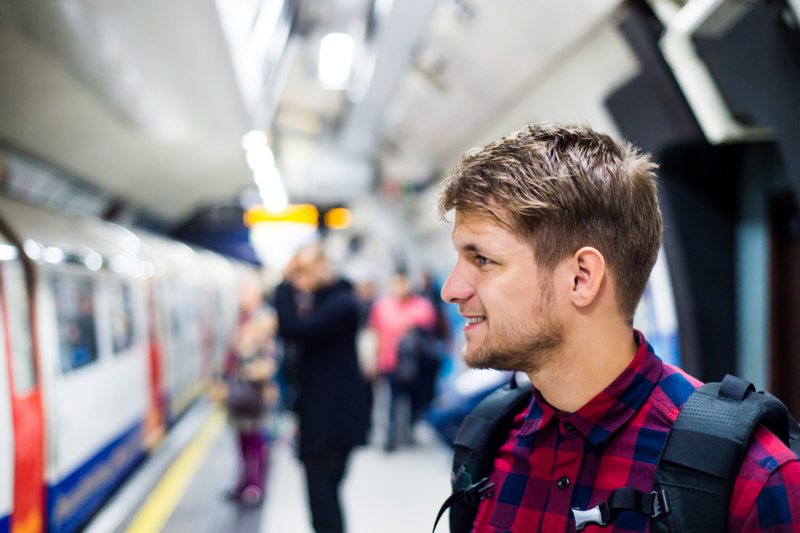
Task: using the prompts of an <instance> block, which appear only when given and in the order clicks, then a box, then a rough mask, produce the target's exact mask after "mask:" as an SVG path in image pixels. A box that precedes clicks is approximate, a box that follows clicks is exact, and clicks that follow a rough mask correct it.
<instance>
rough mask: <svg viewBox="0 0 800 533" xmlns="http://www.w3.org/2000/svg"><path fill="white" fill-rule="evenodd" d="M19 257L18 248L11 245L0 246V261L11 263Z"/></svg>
mask: <svg viewBox="0 0 800 533" xmlns="http://www.w3.org/2000/svg"><path fill="white" fill-rule="evenodd" d="M18 256H19V252H17V247H16V246H11V245H10V244H0V261H11V260H12V259H16V258H17V257H18Z"/></svg>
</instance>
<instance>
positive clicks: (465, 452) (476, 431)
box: [433, 377, 533, 533]
mask: <svg viewBox="0 0 800 533" xmlns="http://www.w3.org/2000/svg"><path fill="white" fill-rule="evenodd" d="M532 394H533V393H532V391H531V388H530V387H529V386H525V387H517V384H516V380H515V379H513V377H512V381H511V383H509V384H508V385H506V386H504V387H501V388H499V389H497V390H496V391H494V392H492V393H491V394H490V395H489V396H487V397H486V398H484V399H483V401H481V403H479V404H478V406H477V407H475V409H474V410H473V411H472V413H470V414H469V415H467V417H466V418H465V419H464V422H462V424H461V428H460V429H459V431H458V435H457V436H456V440H455V443H454V446H455V454H454V457H453V471H452V472H451V474H450V476H451V481H452V485H453V494H452V495H451V496H450V497H449V498H447V500H446V501H445V502H444V504H443V505H442V507H441V509H440V510H439V514H438V516H437V517H436V522H435V523H434V525H433V529H434V531H435V530H436V525H437V524H438V523H439V519H440V518H441V517H442V515H443V514H444V512H445V511H446V510H447V509H448V508H450V532H451V533H462V532H463V533H469V532H470V531H471V530H472V524H473V522H474V521H475V515H476V514H477V512H478V505H479V504H480V502H481V500H483V499H484V498H489V497H491V496H492V495H493V492H492V490H491V489H492V488H493V486H494V485H493V484H492V483H488V481H489V474H491V472H492V468H493V466H494V458H495V456H496V455H497V451H498V450H499V449H500V446H502V445H503V443H504V442H505V441H506V440H507V439H508V433H509V431H511V426H512V424H513V422H514V417H515V416H516V415H517V414H518V413H520V412H522V410H523V409H525V407H526V406H527V405H528V403H530V398H531V395H532Z"/></svg>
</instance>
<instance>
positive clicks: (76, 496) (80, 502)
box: [0, 422, 144, 533]
mask: <svg viewBox="0 0 800 533" xmlns="http://www.w3.org/2000/svg"><path fill="white" fill-rule="evenodd" d="M142 429H143V426H142V423H141V422H137V423H136V425H134V426H133V427H132V428H131V429H129V430H127V431H125V433H123V434H122V435H121V436H120V437H118V438H117V439H116V440H114V441H113V442H112V443H111V444H109V445H108V446H106V447H105V448H103V449H102V450H101V451H100V452H99V453H98V454H97V455H95V456H94V457H92V458H91V459H89V460H88V461H87V462H86V463H84V464H83V465H81V466H80V467H78V468H77V469H76V470H75V471H74V472H72V473H71V474H70V475H69V476H67V477H66V478H64V479H62V480H61V481H59V482H58V483H57V484H55V485H53V486H51V487H49V488H48V493H47V506H48V509H47V516H48V524H49V527H48V532H49V533H73V532H75V531H78V530H79V529H80V528H81V527H83V526H84V525H85V524H86V523H87V522H88V521H89V519H91V517H92V516H93V515H94V513H95V512H97V510H98V509H99V508H100V506H101V505H103V503H105V501H106V500H107V499H108V498H109V497H110V496H111V494H112V493H113V492H114V489H116V488H117V487H118V486H119V485H120V484H121V483H122V481H123V480H124V479H125V477H126V476H127V475H128V474H129V473H130V472H131V470H133V468H134V467H135V466H136V465H137V464H138V463H139V461H140V460H141V459H142V457H144V447H143V444H142ZM1 531H2V529H0V532H1Z"/></svg>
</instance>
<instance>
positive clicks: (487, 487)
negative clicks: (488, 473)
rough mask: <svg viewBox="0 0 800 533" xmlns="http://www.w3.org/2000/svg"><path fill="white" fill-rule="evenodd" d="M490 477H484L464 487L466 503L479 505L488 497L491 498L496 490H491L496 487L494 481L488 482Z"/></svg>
mask: <svg viewBox="0 0 800 533" xmlns="http://www.w3.org/2000/svg"><path fill="white" fill-rule="evenodd" d="M487 481H489V478H488V477H485V478H483V479H482V480H480V481H478V482H477V483H473V484H472V485H470V486H469V487H467V488H465V489H464V503H466V504H467V505H468V506H470V507H477V506H478V505H479V504H480V503H481V501H483V500H485V499H486V498H491V497H492V496H493V495H494V492H490V491H491V489H492V488H494V483H488V484H487Z"/></svg>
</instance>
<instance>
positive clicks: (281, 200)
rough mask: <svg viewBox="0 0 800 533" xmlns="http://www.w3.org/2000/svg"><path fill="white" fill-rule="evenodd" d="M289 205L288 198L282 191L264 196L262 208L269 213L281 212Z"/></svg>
mask: <svg viewBox="0 0 800 533" xmlns="http://www.w3.org/2000/svg"><path fill="white" fill-rule="evenodd" d="M288 206H289V199H288V198H286V194H285V193H283V192H282V191H281V192H279V193H275V194H272V195H270V196H269V197H267V198H264V209H266V210H267V211H269V212H270V213H276V214H277V213H282V212H283V211H285V210H286V208H287V207H288Z"/></svg>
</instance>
